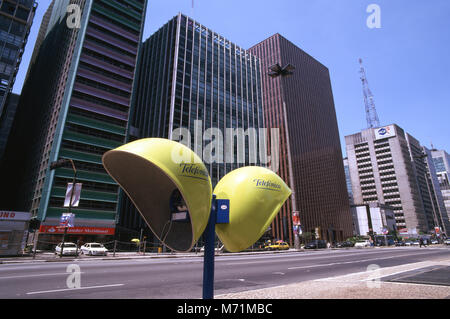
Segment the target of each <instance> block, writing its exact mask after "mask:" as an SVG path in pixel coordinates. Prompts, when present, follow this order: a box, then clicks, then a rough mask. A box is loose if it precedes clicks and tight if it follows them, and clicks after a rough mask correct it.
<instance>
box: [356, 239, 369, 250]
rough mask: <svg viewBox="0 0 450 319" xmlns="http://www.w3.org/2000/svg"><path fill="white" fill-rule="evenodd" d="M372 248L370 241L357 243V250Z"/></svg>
mask: <svg viewBox="0 0 450 319" xmlns="http://www.w3.org/2000/svg"><path fill="white" fill-rule="evenodd" d="M370 246H371V245H370V241H368V240H360V241H357V242H356V243H355V248H363V247H370Z"/></svg>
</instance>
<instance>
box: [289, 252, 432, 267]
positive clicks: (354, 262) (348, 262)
mask: <svg viewBox="0 0 450 319" xmlns="http://www.w3.org/2000/svg"><path fill="white" fill-rule="evenodd" d="M427 254H428V253H422V254H415V255H414V256H417V255H427ZM406 256H411V255H410V254H408V255H396V256H389V257H378V258H370V259H360V260H352V261H343V262H337V263H331V264H317V265H310V266H300V267H290V268H288V270H293V269H304V268H316V267H326V266H335V265H345V264H356V263H363V262H368V261H375V260H385V259H393V258H401V257H406Z"/></svg>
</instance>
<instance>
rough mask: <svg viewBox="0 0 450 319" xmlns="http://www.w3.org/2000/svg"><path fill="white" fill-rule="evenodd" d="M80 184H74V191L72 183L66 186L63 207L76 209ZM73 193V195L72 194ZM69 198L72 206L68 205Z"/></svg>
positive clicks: (79, 195)
mask: <svg viewBox="0 0 450 319" xmlns="http://www.w3.org/2000/svg"><path fill="white" fill-rule="evenodd" d="M82 186H83V184H82V183H76V184H75V189H74V187H73V183H68V184H67V190H66V198H65V199H64V207H69V206H71V207H78V206H79V205H80V197H81V187H82ZM72 192H73V194H72ZM70 198H72V205H70Z"/></svg>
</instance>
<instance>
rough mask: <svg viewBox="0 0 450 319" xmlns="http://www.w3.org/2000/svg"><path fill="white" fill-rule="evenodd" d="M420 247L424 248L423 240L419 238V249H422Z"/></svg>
mask: <svg viewBox="0 0 450 319" xmlns="http://www.w3.org/2000/svg"><path fill="white" fill-rule="evenodd" d="M422 246H424V243H423V238H422V237H420V238H419V247H420V248H422Z"/></svg>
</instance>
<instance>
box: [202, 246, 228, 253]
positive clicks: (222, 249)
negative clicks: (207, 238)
mask: <svg viewBox="0 0 450 319" xmlns="http://www.w3.org/2000/svg"><path fill="white" fill-rule="evenodd" d="M224 249H225V246H224V245H222V246H220V247H214V251H215V252H216V253H221V252H223V251H224ZM200 252H202V253H203V252H205V246H203V247H201V248H200Z"/></svg>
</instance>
